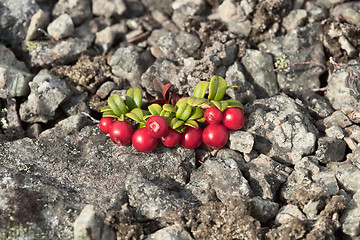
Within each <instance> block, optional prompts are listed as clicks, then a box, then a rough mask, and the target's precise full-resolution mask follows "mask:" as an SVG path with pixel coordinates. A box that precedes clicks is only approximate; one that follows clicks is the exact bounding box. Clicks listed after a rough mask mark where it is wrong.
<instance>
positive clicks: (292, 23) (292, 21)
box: [282, 9, 307, 31]
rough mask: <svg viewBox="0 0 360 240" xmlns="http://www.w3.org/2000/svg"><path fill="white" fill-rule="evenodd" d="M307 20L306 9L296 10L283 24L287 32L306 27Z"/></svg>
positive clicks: (292, 11) (285, 18)
mask: <svg viewBox="0 0 360 240" xmlns="http://www.w3.org/2000/svg"><path fill="white" fill-rule="evenodd" d="M306 20H307V12H306V10H304V9H294V10H291V12H290V13H289V14H288V15H287V16H286V17H284V19H283V21H282V24H283V26H284V27H285V28H286V30H287V31H290V30H293V29H297V28H299V27H301V26H302V25H304V23H305V22H306Z"/></svg>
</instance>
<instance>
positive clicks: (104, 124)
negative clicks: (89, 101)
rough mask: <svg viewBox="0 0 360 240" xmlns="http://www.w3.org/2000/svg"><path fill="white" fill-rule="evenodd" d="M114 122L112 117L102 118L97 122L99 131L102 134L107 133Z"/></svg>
mask: <svg viewBox="0 0 360 240" xmlns="http://www.w3.org/2000/svg"><path fill="white" fill-rule="evenodd" d="M113 122H114V118H112V117H102V118H101V119H100V122H99V127H100V130H101V131H103V132H104V133H109V130H110V126H111V124H112V123H113Z"/></svg>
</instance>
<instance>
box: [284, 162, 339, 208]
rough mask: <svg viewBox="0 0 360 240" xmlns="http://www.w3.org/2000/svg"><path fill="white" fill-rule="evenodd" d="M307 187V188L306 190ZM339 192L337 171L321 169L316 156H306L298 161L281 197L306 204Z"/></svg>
mask: <svg viewBox="0 0 360 240" xmlns="http://www.w3.org/2000/svg"><path fill="white" fill-rule="evenodd" d="M305 189H306V190H305ZM338 192H339V186H338V183H337V178H335V172H334V171H332V170H330V169H327V170H323V171H321V169H320V166H319V164H318V161H317V159H316V157H314V156H311V157H304V158H303V159H302V160H301V161H299V162H297V163H296V164H295V167H294V171H293V172H292V173H291V174H290V176H289V177H288V179H287V181H286V182H285V183H284V185H283V186H282V189H281V197H282V198H284V199H286V200H287V201H288V202H289V201H290V202H292V203H297V204H301V205H302V206H305V205H306V204H307V203H309V202H310V201H317V200H319V199H321V198H322V197H329V196H333V195H336V194H337V193H338Z"/></svg>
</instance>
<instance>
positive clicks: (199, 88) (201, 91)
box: [193, 81, 209, 98]
mask: <svg viewBox="0 0 360 240" xmlns="http://www.w3.org/2000/svg"><path fill="white" fill-rule="evenodd" d="M208 87H209V82H208V81H201V82H199V83H198V84H196V86H195V89H194V92H193V96H194V97H197V98H203V97H204V96H205V94H206V91H207V89H208Z"/></svg>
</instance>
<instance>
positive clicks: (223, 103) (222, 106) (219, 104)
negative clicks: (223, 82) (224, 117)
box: [211, 100, 228, 112]
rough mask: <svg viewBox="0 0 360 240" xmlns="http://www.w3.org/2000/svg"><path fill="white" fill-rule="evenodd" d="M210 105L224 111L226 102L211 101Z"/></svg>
mask: <svg viewBox="0 0 360 240" xmlns="http://www.w3.org/2000/svg"><path fill="white" fill-rule="evenodd" d="M211 103H212V104H214V105H215V107H217V108H218V109H219V110H220V111H222V112H223V111H224V110H225V109H226V108H227V106H228V102H227V101H214V100H211Z"/></svg>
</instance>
